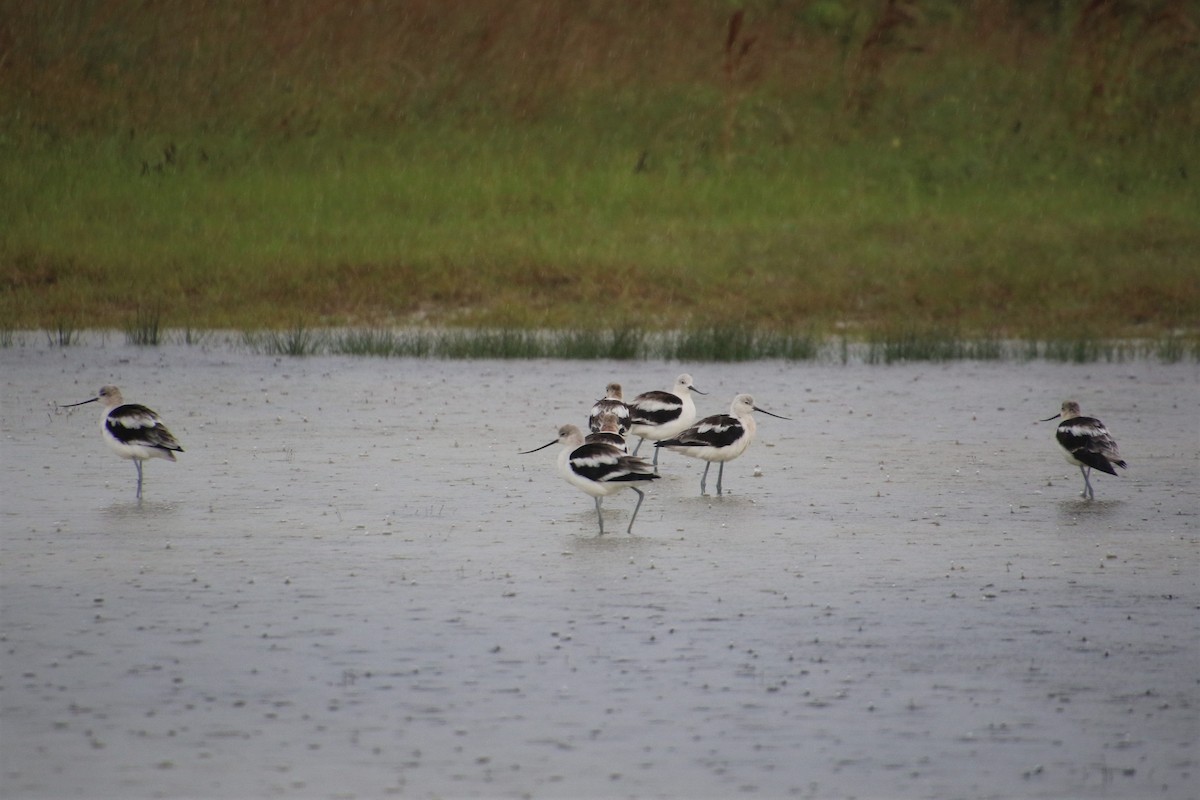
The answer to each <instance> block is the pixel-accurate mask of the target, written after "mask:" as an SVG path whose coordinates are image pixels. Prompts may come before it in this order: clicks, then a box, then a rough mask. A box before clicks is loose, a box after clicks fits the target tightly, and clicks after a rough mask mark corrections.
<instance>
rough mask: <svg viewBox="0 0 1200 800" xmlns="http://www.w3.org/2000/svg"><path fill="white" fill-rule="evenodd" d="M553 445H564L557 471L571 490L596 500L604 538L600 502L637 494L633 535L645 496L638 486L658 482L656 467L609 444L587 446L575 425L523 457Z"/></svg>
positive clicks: (602, 532) (631, 531)
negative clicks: (627, 492) (623, 493)
mask: <svg viewBox="0 0 1200 800" xmlns="http://www.w3.org/2000/svg"><path fill="white" fill-rule="evenodd" d="M553 444H560V445H562V448H563V449H562V452H560V453H559V454H558V471H559V472H560V473H562V476H563V477H564V478H566V479H567V482H568V483H570V484H571V485H572V486H574V487H576V488H578V489H581V490H582V491H584V492H587V493H588V494H589V495H591V496H592V497H594V498H595V499H596V517H597V519H599V520H600V535H601V536H603V535H604V515H603V514H602V513H601V512H600V501H601V500H603V499H604V498H605V497H608V496H609V495H611V494H616V493H617V492H619V491H621V490H622V489H632V490H633V491H635V492H637V496H638V500H637V505H635V506H634V507H633V515H632V516H631V517H630V518H629V527H628V528H626V529H625V531H626V533H633V521H634V520H635V519H637V514H638V509H640V508H641V507H642V501H643V500H645V499H646V495H645V493H644V492H642V490H641V489H639V488H637V486H635V485H634V484H635V483H639V482H641V481H652V480H656V479H657V478H658V477H659V476H658V475H655V474H654V471H653V467H651V466H650V464H649V462H647V461H646V460H645V459H643V458H637V457H636V456H631V455H629V454H628V453H626V452H625V451H624V450H623V449H622V448H620V447H617V446H616V445H613V444H608V443H607V442H585V441H584V440H583V433H582V432H581V431H580V430H579V428H577V427H575V426H574V425H563V426H562V427H561V428H559V429H558V438H556V439H554V440H553V441H550V442H547V443H546V444H544V445H542V446H541V447H535V448H534V449H532V450H526V451H525V452H524V453H522V455H526V454H528V453H536V452H537V451H538V450H544V449H546V448H547V447H549V446H551V445H553Z"/></svg>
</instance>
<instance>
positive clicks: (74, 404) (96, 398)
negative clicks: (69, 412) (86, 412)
mask: <svg viewBox="0 0 1200 800" xmlns="http://www.w3.org/2000/svg"><path fill="white" fill-rule="evenodd" d="M99 399H100V398H99V397H93V398H91V399H90V400H80V401H79V402H78V403H67V404H66V405H65V406H61V405H60V406H59V408H74V407H75V406H85V405H87V404H88V403H94V402H96V401H97V400H99Z"/></svg>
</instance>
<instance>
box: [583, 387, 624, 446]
mask: <svg viewBox="0 0 1200 800" xmlns="http://www.w3.org/2000/svg"><path fill="white" fill-rule="evenodd" d="M605 414H613V415H615V416H616V418H617V425H618V426H619V429H618V430H617V433H619V434H621V435H622V436H624V435H625V434H626V433H627V432H628V431H629V406H627V405H625V398H624V395H623V392H622V391H621V384H619V383H610V384H609V385H608V386H606V387H604V397H602V398H600V399H599V400H597V401H596V402H595V403H594V404H593V405H592V410H591V413H589V414H588V430H590V431H592V433H595V432H596V431H598V430H600V418H601V417H602V416H603V415H605Z"/></svg>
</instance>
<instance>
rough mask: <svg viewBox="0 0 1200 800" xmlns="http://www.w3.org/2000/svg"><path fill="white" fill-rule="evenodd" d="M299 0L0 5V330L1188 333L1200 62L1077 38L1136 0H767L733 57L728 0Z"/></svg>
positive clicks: (428, 346) (1191, 327)
mask: <svg viewBox="0 0 1200 800" xmlns="http://www.w3.org/2000/svg"><path fill="white" fill-rule="evenodd" d="M304 5H305V4H297V5H295V6H286V7H283V8H281V7H279V6H278V5H277V4H269V3H265V2H263V3H260V2H253V1H251V2H238V3H234V2H215V3H210V4H187V3H184V4H181V5H179V6H177V7H174V8H172V9H170V10H169V11H168V10H167V9H165V8H162V9H160V8H158V7H157V6H154V7H147V8H138V7H135V6H129V7H125V6H123V5H122V4H119V3H118V4H104V3H71V2H66V0H62V1H61V2H56V1H55V0H47V2H44V3H37V4H20V3H9V4H8V7H7V8H6V11H7V12H8V13H7V18H8V19H10V20H11V21H10V25H11V26H12V29H13V30H14V31H15V33H14V36H13V37H11V38H12V41H13V42H15V46H14V48H13V50H12V52H11V53H10V54H9V55H8V56H6V69H7V70H9V73H8V74H9V75H10V76H11V77H12V80H7V81H5V82H4V83H3V84H0V102H3V103H4V105H5V108H6V109H7V110H8V112H9V113H7V114H6V115H5V116H4V118H3V119H2V120H0V182H2V183H3V185H4V186H5V191H4V192H3V193H0V218H2V219H4V220H5V223H4V225H5V230H4V234H3V235H2V236H0V319H3V321H4V322H3V324H4V325H7V326H9V327H12V328H14V329H22V328H24V329H29V328H42V329H47V328H48V327H53V326H56V325H58V324H59V323H60V321H61V320H71V321H72V324H73V325H75V324H77V325H80V326H86V327H125V328H126V329H127V330H128V331H130V333H129V334H128V335H130V336H132V337H133V338H135V339H136V338H138V337H141V336H143V335H149V334H150V333H152V331H151V330H150V329H149V328H150V326H148V325H147V324H146V323H147V322H148V320H142V321H141V322H139V320H138V317H139V315H140V314H143V313H144V312H143V311H142V310H143V309H149V308H153V309H159V310H160V312H159V314H160V315H161V316H160V317H159V318H157V319H156V320H155V321H154V326H153V327H154V328H157V327H158V326H159V324H161V325H163V326H175V327H183V328H185V329H186V330H189V331H192V330H197V331H200V330H205V329H215V328H232V329H235V330H250V331H259V332H260V333H257V334H255V336H257V337H260V338H259V340H256V341H255V342H254V343H253V344H252V346H254V347H261V348H264V349H267V348H272V349H274V350H275V351H276V352H279V353H290V352H299V353H304V352H312V351H314V350H316V351H324V352H333V351H337V352H347V353H361V354H378V355H394V354H408V355H418V356H419V355H424V354H425V353H427V352H429V351H431V350H437V351H439V352H441V353H443V354H445V355H446V356H447V357H457V356H456V355H455V354H456V353H457V352H460V351H461V352H472V353H478V352H483V351H489V350H490V351H491V352H494V353H496V354H497V357H529V356H521V355H507V354H521V353H537V352H544V351H545V348H546V347H547V344H546V342H545V339H544V336H543V334H542V333H541V332H543V331H546V330H550V331H557V332H558V334H556V335H555V342H554V349H555V352H556V353H559V354H560V355H561V356H562V357H570V358H598V357H600V358H608V357H611V358H626V357H640V355H641V354H644V353H645V352H646V351H647V349H653V347H652V345H651V344H649V342H651V341H656V340H655V339H654V337H655V336H657V335H658V334H664V335H669V338H670V339H671V340H672V341H673V342H674V344H673V348H674V350H673V352H675V353H678V354H681V357H686V358H691V357H693V356H695V355H698V354H707V356H706V357H708V358H711V359H729V360H736V359H742V358H747V357H751V358H753V357H758V358H776V357H777V358H806V357H809V356H810V355H811V353H812V351H813V349H814V348H818V349H819V345H818V344H817V343H820V342H824V341H825V340H826V339H827V338H828V337H829V336H831V335H833V334H835V333H836V334H837V335H840V336H844V337H847V338H846V340H847V341H848V342H854V343H857V342H864V343H866V344H867V345H868V347H869V348H870V349H871V350H872V351H873V352H874V353H875V355H874V356H872V357H873V358H875V359H877V360H879V361H892V360H897V359H908V358H988V357H996V356H997V345H995V342H1000V341H1009V340H1012V339H1020V340H1025V341H1029V342H1040V343H1046V344H1043V345H1040V347H1041V350H1042V352H1043V353H1044V355H1045V356H1046V357H1053V358H1058V357H1064V358H1075V357H1076V356H1075V354H1074V352H1073V350H1072V348H1075V347H1079V346H1084V347H1085V350H1086V346H1092V347H1093V348H1095V349H1096V352H1095V354H1094V355H1095V356H1096V357H1103V353H1102V352H1101V351H1102V350H1103V348H1104V347H1105V346H1106V345H1103V344H1102V343H1103V342H1105V341H1109V340H1114V341H1115V340H1125V339H1131V338H1136V339H1142V340H1145V341H1151V342H1159V341H1169V337H1170V336H1171V335H1174V334H1173V332H1176V331H1182V332H1183V335H1184V336H1185V337H1187V336H1191V335H1192V334H1194V332H1195V331H1196V330H1197V329H1200V277H1198V273H1197V269H1198V268H1197V266H1196V265H1197V264H1200V226H1197V224H1196V220H1197V219H1200V192H1198V191H1197V189H1196V188H1195V181H1196V178H1197V176H1200V159H1198V158H1197V155H1198V150H1200V148H1198V147H1197V145H1196V143H1195V135H1194V133H1195V130H1196V128H1197V124H1198V123H1200V93H1198V92H1197V91H1196V89H1195V87H1196V86H1200V59H1198V58H1197V56H1196V55H1195V53H1194V52H1193V51H1192V50H1190V49H1188V48H1186V47H1176V46H1175V45H1177V44H1179V42H1177V41H1176V40H1175V38H1174V37H1176V36H1177V34H1176V33H1173V32H1172V31H1173V30H1174V29H1173V28H1170V27H1169V26H1168V27H1162V26H1159V27H1153V28H1152V29H1146V30H1150V31H1151V32H1150V33H1147V35H1145V36H1142V37H1140V38H1137V39H1136V40H1135V39H1134V38H1132V37H1131V38H1116V39H1112V38H1104V37H1103V36H1100V38H1088V36H1085V35H1083V34H1081V33H1080V31H1092V30H1097V31H1106V30H1118V29H1129V30H1133V29H1139V28H1138V27H1137V26H1138V25H1141V24H1143V23H1145V22H1146V21H1147V20H1151V19H1152V15H1151V16H1147V17H1146V19H1145V20H1143V19H1142V17H1141V16H1139V15H1141V14H1142V13H1143V9H1142V7H1141V6H1139V5H1137V4H1128V5H1122V6H1120V7H1119V8H1118V7H1117V6H1115V5H1114V6H1113V7H1112V8H1113V9H1115V10H1110V11H1107V12H1100V13H1113V14H1117V15H1125V16H1122V17H1120V20H1118V21H1121V22H1122V24H1124V25H1125V26H1126V27H1125V28H1120V27H1119V26H1118V27H1113V26H1108V27H1105V26H1099V25H1098V26H1095V27H1094V28H1090V27H1087V26H1084V25H1082V22H1081V19H1080V15H1081V14H1083V13H1084V12H1083V11H1082V9H1083V6H1082V5H1079V6H1073V5H1071V4H1067V5H1065V6H1062V7H1061V8H1060V10H1059V11H1057V12H1051V11H1048V10H1045V9H1043V10H1040V11H1039V10H1036V9H1035V8H1033V7H1032V6H1028V4H1024V5H1023V4H1010V9H1009V10H1010V11H1011V12H1012V13H1011V14H1010V15H1008V16H1007V17H1006V16H1005V15H1003V14H1000V15H995V14H993V15H991V16H988V15H986V14H983V13H982V12H978V13H977V10H963V7H962V5H961V4H957V3H951V2H948V1H947V2H939V1H938V0H930V2H928V3H924V4H923V5H922V15H921V16H920V17H919V18H917V19H916V21H913V22H909V23H905V24H904V25H902V26H901V27H900V28H899V29H897V31H895V32H894V34H893V37H892V39H889V40H887V42H888V43H886V44H885V45H883V47H882V49H881V50H880V52H877V53H875V55H876V56H878V59H877V60H876V61H872V60H871V59H869V58H864V57H863V54H864V53H867V54H868V55H869V54H870V52H869V51H868V50H866V49H865V48H866V44H865V43H866V42H868V41H869V37H868V32H869V30H870V29H871V26H872V25H873V24H874V23H875V22H876V21H877V14H878V13H879V8H880V7H881V4H879V3H877V2H869V1H868V0H843V1H842V2H837V1H835V0H826V1H825V2H821V3H815V4H807V5H806V4H797V5H796V6H795V7H794V8H793V7H791V6H788V5H787V4H771V3H749V4H747V5H746V16H745V26H744V28H743V30H742V32H741V33H740V34H739V36H742V37H750V36H754V37H756V38H755V39H754V41H753V43H752V44H750V45H747V44H746V43H747V42H748V41H749V39H748V38H745V39H741V40H738V41H740V43H741V44H742V45H746V46H747V47H748V49H747V50H746V52H747V55H746V56H745V58H744V59H741V60H738V59H734V61H732V62H730V69H729V70H728V71H723V65H724V63H725V62H724V61H723V57H724V56H723V53H722V44H723V43H724V42H725V37H726V33H727V28H726V25H727V24H728V21H729V15H730V6H728V4H726V3H723V2H717V0H713V1H712V2H704V1H702V2H698V3H694V4H657V5H656V4H651V5H649V6H647V5H645V4H612V5H611V6H604V7H595V8H591V11H590V12H588V13H583V12H581V11H580V12H571V11H569V10H564V9H565V8H568V7H563V6H561V5H558V4H553V3H546V2H542V0H530V1H529V2H524V3H516V4H513V5H512V6H511V8H509V9H508V10H507V11H506V12H505V13H503V14H501V13H499V12H498V10H497V8H496V7H495V6H494V4H488V3H482V2H467V1H466V0H457V2H447V3H445V4H435V6H430V7H429V8H425V7H423V6H422V7H419V8H418V7H417V6H412V7H409V6H406V5H405V4H396V5H395V6H379V7H376V6H371V7H370V8H366V7H363V8H358V12H359V13H357V14H354V13H350V11H351V10H353V9H354V8H357V6H356V5H355V4H346V5H341V4H334V3H328V4H326V3H317V4H315V5H314V6H313V7H312V9H311V13H308V12H304V11H303V6H304ZM1018 6H1020V9H1018V8H1017V7H1018ZM1056 7H1057V6H1056ZM1047 8H1048V7H1047ZM1106 8H1107V6H1106ZM1018 10H1020V13H1017V12H1018ZM1147 13H1149V12H1147ZM1181 13H1184V14H1188V13H1192V12H1188V11H1186V10H1185V11H1184V12H1181ZM1193 16H1194V14H1193ZM268 19H269V21H270V24H269V25H265V24H263V23H265V21H267V20H268ZM545 19H553V20H554V24H553V25H549V26H547V25H546V24H544V20H545ZM1110 22H1111V20H1110ZM1198 22H1200V20H1198ZM1156 25H1157V23H1156ZM1183 29H1184V28H1180V29H1179V30H1183ZM264 30H265V31H267V34H266V35H268V36H269V37H270V39H269V41H268V42H267V44H268V45H269V46H265V47H264V46H263V45H264V43H263V42H262V40H261V31H264ZM252 31H253V32H254V33H253V34H252V33H251V32H252ZM185 33H186V37H185V38H186V41H187V42H189V45H188V46H187V47H180V46H178V43H179V42H180V41H184V39H181V38H180V37H181V36H184V34H185ZM1089 35H1091V34H1089ZM1097 35H1099V34H1097ZM1193 49H1194V48H1193ZM1014 52H1020V53H1022V57H1021V60H1020V61H1019V62H1017V61H1016V60H1015V59H1014V57H1013V55H1012V54H1013V53H1014ZM863 64H867V65H873V66H870V67H869V68H866V67H863V66H862V65H863ZM1125 64H1135V65H1137V69H1136V70H1131V71H1130V72H1129V73H1128V74H1124V75H1121V76H1119V77H1120V78H1121V79H1120V80H1118V81H1111V82H1109V83H1108V84H1104V85H1105V86H1106V87H1108V88H1105V90H1104V93H1102V95H1100V99H1099V100H1097V99H1096V97H1097V95H1096V83H1095V80H1096V78H1097V76H1102V75H1107V74H1110V73H1111V72H1112V71H1113V70H1118V69H1121V68H1122V65H1125ZM48 65H49V66H52V67H53V68H49V67H48ZM848 108H852V109H853V110H847V109H848ZM130 320H133V322H130ZM296 320H305V324H304V325H303V326H302V327H298V326H297V325H296V322H295V321H296ZM421 326H433V327H435V328H438V329H439V330H441V329H452V328H458V329H462V330H463V333H462V342H459V343H456V342H455V341H453V337H451V336H449V334H438V335H428V336H426V335H412V336H410V335H408V334H405V335H400V334H397V333H392V331H397V330H408V329H412V328H414V327H416V328H420V327H421ZM346 328H349V329H351V330H354V331H358V333H357V334H355V335H354V336H348V335H347V336H345V337H342V338H341V339H338V338H337V337H336V336H335V335H334V334H333V333H328V334H327V333H325V331H327V330H332V329H346ZM268 329H270V330H273V331H275V333H274V334H273V336H267V335H266V334H264V333H261V332H262V331H265V330H268ZM580 330H583V331H588V333H585V334H578V333H577V332H578V331H580ZM591 331H601V332H603V335H600V334H595V333H591ZM264 337H265V338H264ZM68 338H69V337H68ZM326 338H328V339H329V341H326ZM1089 342H1090V343H1092V344H1091V345H1080V344H1079V343H1089ZM1051 343H1054V344H1051ZM1172 347H1174V345H1171V346H1167V347H1165V352H1166V354H1167V355H1170V352H1171V350H1172ZM1185 349H1186V347H1185ZM1083 355H1084V356H1087V355H1088V354H1087V353H1086V352H1085V353H1084V354H1083ZM534 357H536V356H534Z"/></svg>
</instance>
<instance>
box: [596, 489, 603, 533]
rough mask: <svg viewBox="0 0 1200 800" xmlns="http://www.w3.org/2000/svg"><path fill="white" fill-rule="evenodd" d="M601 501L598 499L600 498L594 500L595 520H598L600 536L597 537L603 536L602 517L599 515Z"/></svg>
mask: <svg viewBox="0 0 1200 800" xmlns="http://www.w3.org/2000/svg"><path fill="white" fill-rule="evenodd" d="M601 499H603V498H600V497H597V498H596V519H598V520H600V534H599V535H600V536H603V535H604V515H603V514H601V513H600V500H601Z"/></svg>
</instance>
